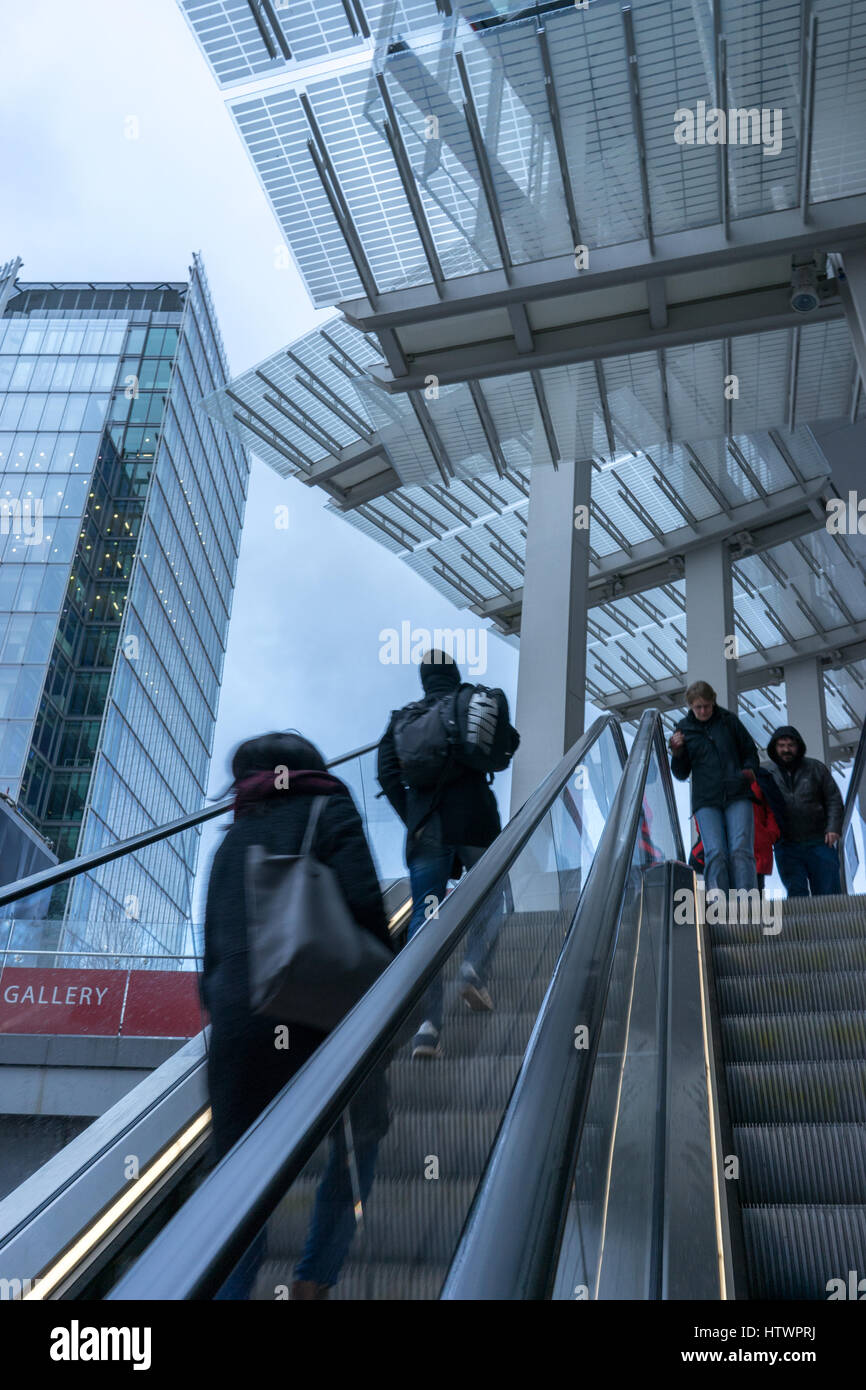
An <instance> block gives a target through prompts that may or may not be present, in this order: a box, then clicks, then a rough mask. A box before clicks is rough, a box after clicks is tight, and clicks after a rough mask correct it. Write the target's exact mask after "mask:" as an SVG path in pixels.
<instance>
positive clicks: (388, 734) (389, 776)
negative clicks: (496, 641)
mask: <svg viewBox="0 0 866 1390" xmlns="http://www.w3.org/2000/svg"><path fill="white" fill-rule="evenodd" d="M421 683H422V685H423V687H424V699H425V702H426V703H429V704H432V703H433V702H434V701H435V700H437V699H440V698H441V697H442V696H443V695H449V694H451V693H452V692H453V691H454V690H455V689H456V688H457V687H458V686H459V684H460V673H459V671H458V670H457V667H456V666H450V665H449V666H445V665H442V666H433V665H430V666H426V665H424V664H423V663H422V665H421ZM398 713H399V710H395V711H394V713H393V714H392V715H391V719H390V721H389V724H388V727H387V729H386V730H385V733H384V735H383V737H382V741H381V743H380V744H379V762H378V779H379V785H380V786H381V788H382V790H383V792H384V793H385V795H386V796H387V798H388V800H389V801H390V803H391V805H392V806H393V807H394V810H395V811H396V812H397V815H398V816H399V817H400V819H401V820H402V822H403V824H404V825H405V826H406V853H407V855H411V853H412V847H413V843H414V842H415V839H416V836H417V834H418V832H419V828H420V830H422V831H424V833H425V835H432V836H434V837H435V838H437V839H439V840H440V841H441V843H442V844H444V845H473V846H477V847H478V848H480V849H486V848H487V846H488V845H492V844H493V841H494V840H495V839H496V837H497V835H498V834H499V832H500V830H501V829H502V824H501V822H500V819H499V808H498V806H497V805H496V798H495V796H494V795H493V793H492V791H491V790H490V787H489V786H488V785H487V778H486V777H485V775H484V773H483V772H476V771H475V770H474V769H473V768H466V769H465V770H464V771H463V773H462V775H461V776H459V777H457V778H456V779H455V780H454V781H451V782H447V783H446V784H445V786H444V787H442V788H441V790H439V791H438V792H437V790H436V788H432V789H430V790H429V791H428V790H426V789H425V790H424V791H419V790H418V789H417V788H414V787H407V786H406V785H405V783H404V781H403V776H402V773H401V771H400V760H399V758H398V757H397V749H396V746H395V743H394V720H395V718H396V716H397V714H398Z"/></svg>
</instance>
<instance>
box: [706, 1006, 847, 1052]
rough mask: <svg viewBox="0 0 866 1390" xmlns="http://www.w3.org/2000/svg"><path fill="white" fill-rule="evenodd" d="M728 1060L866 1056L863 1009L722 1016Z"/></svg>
mask: <svg viewBox="0 0 866 1390" xmlns="http://www.w3.org/2000/svg"><path fill="white" fill-rule="evenodd" d="M721 1022H722V1045H723V1052H724V1056H725V1059H726V1061H728V1062H801V1061H802V1062H808V1061H814V1062H817V1061H822V1060H824V1061H844V1060H846V1059H850V1060H854V1061H856V1060H857V1059H859V1058H862V1057H866V1013H823V1014H737V1015H727V1016H725V1017H724V1018H723V1019H722V1021H721Z"/></svg>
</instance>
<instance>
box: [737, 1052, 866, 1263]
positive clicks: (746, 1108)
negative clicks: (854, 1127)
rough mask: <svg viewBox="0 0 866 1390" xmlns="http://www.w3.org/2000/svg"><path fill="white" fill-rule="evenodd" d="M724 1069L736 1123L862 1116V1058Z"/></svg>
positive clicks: (865, 1107) (865, 1073) (865, 1069)
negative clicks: (858, 1059) (852, 1060)
mask: <svg viewBox="0 0 866 1390" xmlns="http://www.w3.org/2000/svg"><path fill="white" fill-rule="evenodd" d="M725 1075H726V1077H727V1081H728V1094H729V1096H730V1102H731V1111H732V1118H733V1120H734V1123H735V1124H764V1123H767V1124H773V1123H783V1124H785V1123H791V1122H797V1121H803V1122H806V1123H809V1122H811V1123H814V1124H822V1123H832V1122H843V1123H844V1122H849V1121H860V1120H866V1062H833V1063H832V1064H831V1065H827V1064H826V1063H822V1062H782V1063H769V1064H763V1065H756V1064H754V1063H734V1064H733V1065H730V1064H729V1065H727V1066H726V1067H725ZM864 1273H866V1271H864Z"/></svg>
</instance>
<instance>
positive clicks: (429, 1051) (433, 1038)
mask: <svg viewBox="0 0 866 1390" xmlns="http://www.w3.org/2000/svg"><path fill="white" fill-rule="evenodd" d="M441 1056H442V1045H441V1043H440V1042H439V1029H438V1028H434V1027H433V1024H432V1023H430V1022H429V1020H428V1021H427V1022H426V1023H422V1024H421V1027H420V1028H419V1029H418V1032H417V1033H416V1034H415V1036H414V1038H413V1039H412V1060H413V1061H414V1059H415V1058H416V1057H441Z"/></svg>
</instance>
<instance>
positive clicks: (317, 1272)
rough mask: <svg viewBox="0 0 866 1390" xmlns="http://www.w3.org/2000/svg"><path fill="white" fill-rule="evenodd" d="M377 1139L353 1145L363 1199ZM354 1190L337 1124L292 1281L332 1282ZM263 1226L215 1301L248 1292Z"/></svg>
mask: <svg viewBox="0 0 866 1390" xmlns="http://www.w3.org/2000/svg"><path fill="white" fill-rule="evenodd" d="M378 1152H379V1140H378V1139H360V1140H358V1142H357V1143H356V1144H355V1164H356V1169H357V1183H358V1193H359V1195H360V1198H361V1201H362V1202H363V1203H366V1201H367V1198H368V1197H369V1195H370V1188H371V1187H372V1186H373V1178H374V1176H375V1170H376V1157H377V1154H378ZM355 1226H356V1222H355V1190H354V1188H353V1185H352V1179H351V1173H350V1169H349V1160H348V1153H347V1149H346V1140H345V1137H344V1134H343V1129H342V1126H339V1127H338V1128H337V1129H335V1130H334V1131H333V1132H332V1134H331V1140H330V1154H329V1155H328V1163H327V1167H326V1168H325V1171H324V1173H323V1174H322V1180H321V1182H320V1183H319V1186H318V1189H317V1191H316V1202H315V1206H314V1207H313V1217H312V1220H311V1222H310V1229H309V1232H308V1234H307V1243H306V1245H305V1246H304V1253H303V1255H302V1256H301V1258H300V1260H299V1262H298V1264H297V1266H296V1268H295V1278H296V1279H312V1280H313V1282H314V1283H316V1284H327V1285H328V1286H329V1287H331V1286H332V1285H334V1284H336V1282H337V1279H338V1278H339V1274H340V1270H341V1269H342V1267H343V1261H344V1260H345V1258H346V1255H347V1254H348V1253H349V1246H350V1245H351V1244H352V1238H353V1236H354V1234H355ZM267 1229H268V1228H267V1226H264V1227H262V1229H261V1231H259V1233H258V1235H257V1236H256V1238H255V1240H253V1242H252V1243H251V1244H250V1245H249V1246H248V1247H247V1249H246V1250H245V1251H244V1254H243V1255H242V1256H241V1258H240V1260H239V1261H238V1263H237V1264H236V1265H235V1267H234V1269H233V1270H232V1272H231V1274H230V1275H229V1277H228V1279H227V1280H226V1281H225V1283H224V1284H223V1286H222V1288H221V1289H220V1290H219V1292H218V1293H217V1294H215V1295H214V1297H215V1298H216V1299H219V1300H222V1301H226V1300H230V1301H233V1302H241V1301H243V1300H246V1299H248V1298H249V1296H250V1294H251V1293H252V1291H253V1286H254V1284H255V1282H256V1277H257V1275H258V1272H259V1269H260V1268H261V1265H262V1262H263V1260H264V1258H265V1255H266V1253H267Z"/></svg>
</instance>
